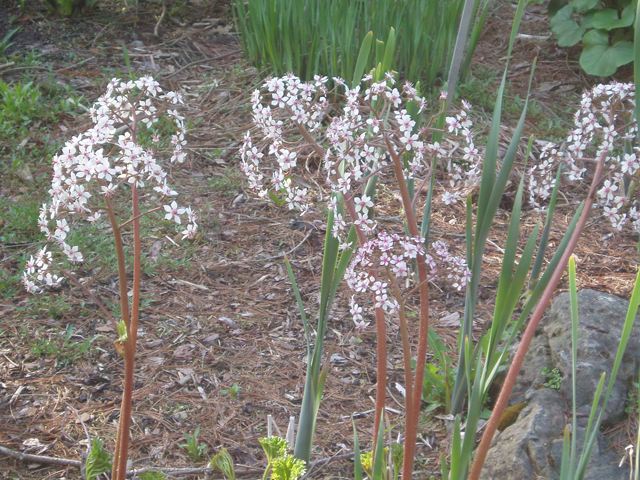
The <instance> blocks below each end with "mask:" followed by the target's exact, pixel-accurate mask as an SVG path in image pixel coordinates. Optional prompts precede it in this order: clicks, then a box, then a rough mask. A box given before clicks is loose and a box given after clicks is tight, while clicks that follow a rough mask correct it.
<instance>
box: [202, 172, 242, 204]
mask: <svg viewBox="0 0 640 480" xmlns="http://www.w3.org/2000/svg"><path fill="white" fill-rule="evenodd" d="M207 185H208V187H209V188H211V189H212V190H214V191H216V192H218V193H222V194H223V195H226V196H230V197H231V196H233V197H235V196H236V195H237V194H238V193H239V192H240V185H241V182H240V174H239V171H238V170H237V169H232V168H230V167H227V170H226V173H225V174H224V175H221V176H219V177H218V176H215V177H209V178H207Z"/></svg>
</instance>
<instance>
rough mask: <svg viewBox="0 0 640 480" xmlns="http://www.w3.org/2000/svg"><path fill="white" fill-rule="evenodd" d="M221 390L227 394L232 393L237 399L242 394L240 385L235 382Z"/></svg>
mask: <svg viewBox="0 0 640 480" xmlns="http://www.w3.org/2000/svg"><path fill="white" fill-rule="evenodd" d="M220 392H221V393H224V394H225V395H231V397H232V398H233V399H234V400H237V399H238V396H239V395H240V385H238V384H237V383H234V384H233V385H231V386H230V387H229V388H225V389H224V390H220Z"/></svg>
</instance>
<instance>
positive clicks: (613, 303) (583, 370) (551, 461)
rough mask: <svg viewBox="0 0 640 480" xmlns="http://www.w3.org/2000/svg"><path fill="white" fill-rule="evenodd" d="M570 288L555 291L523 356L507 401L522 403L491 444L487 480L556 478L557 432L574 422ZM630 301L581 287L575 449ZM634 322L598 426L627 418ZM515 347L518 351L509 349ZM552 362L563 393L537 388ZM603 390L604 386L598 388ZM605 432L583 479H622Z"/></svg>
mask: <svg viewBox="0 0 640 480" xmlns="http://www.w3.org/2000/svg"><path fill="white" fill-rule="evenodd" d="M569 302H570V298H569V294H568V293H563V294H561V295H559V296H558V298H557V299H556V301H555V302H554V303H553V305H552V307H551V309H550V312H549V315H548V317H547V318H546V319H545V320H543V322H542V323H541V327H539V328H538V330H537V331H536V334H535V337H534V338H533V340H532V342H531V346H530V348H529V351H528V353H527V356H526V357H525V361H524V364H523V368H522V370H521V372H520V375H519V377H518V380H517V382H516V385H515V387H514V390H513V394H512V396H511V399H510V404H511V405H515V404H517V403H520V402H522V401H524V402H526V403H527V406H526V407H525V408H524V409H523V410H522V411H521V412H520V415H519V416H518V419H517V421H516V422H515V423H514V424H513V425H511V426H509V427H507V428H506V429H505V430H504V431H503V432H500V433H498V434H497V435H496V436H495V438H494V440H493V442H492V446H491V449H490V450H489V453H488V456H487V460H486V462H485V466H484V469H483V471H482V478H483V479H486V480H529V479H534V478H536V479H549V480H556V479H557V478H559V472H560V465H561V458H562V434H563V431H564V428H565V425H567V424H570V423H571V396H572V387H571V307H570V303H569ZM628 306H629V304H628V302H626V301H625V300H622V299H620V298H617V297H614V296H612V295H607V294H604V293H601V292H597V291H593V290H584V291H582V292H579V293H578V318H579V332H578V337H579V338H578V369H577V386H576V390H577V394H576V401H577V402H576V405H577V410H578V415H579V418H578V431H577V442H578V448H579V449H580V448H581V446H582V445H583V442H584V434H585V429H586V424H587V421H588V414H589V412H590V410H591V404H592V402H593V398H594V393H595V391H596V387H597V385H598V381H599V379H600V376H601V375H602V373H603V372H606V374H607V377H608V376H609V375H610V373H611V370H612V368H613V362H614V360H615V356H616V352H617V349H618V343H619V341H620V337H621V335H622V327H623V325H624V321H625V317H626V313H627V309H628ZM637 331H638V328H637V326H636V327H634V331H633V333H632V335H631V339H630V341H629V344H628V346H627V350H626V353H625V356H624V358H623V362H622V364H621V366H620V370H619V372H618V378H617V380H616V382H615V384H614V388H613V391H612V393H611V397H610V399H609V405H608V407H607V410H606V412H605V415H604V417H603V423H602V426H603V427H607V426H610V425H611V424H613V423H615V422H617V421H620V420H621V419H623V418H624V415H625V413H624V409H625V403H626V399H627V395H628V392H629V386H630V383H631V380H632V378H633V376H634V373H637V365H638V364H639V363H640V338H638V337H639V336H638V335H637V333H636V332H637ZM514 351H515V350H514ZM544 367H547V368H548V369H549V370H551V369H553V368H557V369H559V370H560V372H561V374H562V376H563V380H562V385H561V388H560V391H556V390H552V389H549V388H545V387H543V386H542V384H543V383H545V382H546V381H547V379H546V377H545V376H544V375H543V374H542V369H543V368H544ZM606 388H607V381H605V390H606ZM603 396H604V392H603ZM608 446H609V445H608V441H607V439H605V438H604V436H603V435H602V434H599V435H598V437H597V442H596V445H595V446H594V448H593V452H592V455H591V460H590V462H589V466H588V468H587V473H586V476H585V480H604V479H607V480H618V479H619V480H623V479H626V478H628V477H629V468H628V467H627V466H624V467H622V468H619V467H618V464H619V462H620V458H619V457H618V456H617V455H616V454H615V453H614V452H612V451H611V450H610V449H609V448H608Z"/></svg>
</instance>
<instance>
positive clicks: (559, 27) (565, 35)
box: [551, 6, 586, 47]
mask: <svg viewBox="0 0 640 480" xmlns="http://www.w3.org/2000/svg"><path fill="white" fill-rule="evenodd" d="M572 14H573V10H571V7H569V6H566V7H564V8H562V9H561V10H560V11H559V12H558V13H557V14H556V16H555V17H553V19H552V20H551V31H553V33H555V34H556V35H557V36H558V45H560V46H561V47H572V46H574V45H575V44H576V43H578V42H579V41H580V40H582V36H583V35H584V32H585V31H586V29H585V27H584V26H582V25H578V22H577V21H576V20H574V19H573V18H571V15H572Z"/></svg>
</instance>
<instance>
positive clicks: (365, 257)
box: [345, 231, 471, 330]
mask: <svg viewBox="0 0 640 480" xmlns="http://www.w3.org/2000/svg"><path fill="white" fill-rule="evenodd" d="M424 244H425V239H424V238H420V237H413V238H412V237H401V236H400V235H397V234H390V233H387V232H385V231H382V232H379V233H378V235H377V236H376V237H375V238H373V239H372V240H369V241H368V242H367V243H366V244H365V245H362V246H361V247H359V248H358V250H357V252H356V254H355V255H354V258H353V259H352V260H351V264H350V265H349V267H348V268H347V270H346V272H345V280H346V281H347V285H348V286H349V288H351V290H353V291H354V292H356V293H372V294H373V298H374V302H375V305H374V306H375V307H376V308H382V309H383V310H384V311H386V312H388V313H395V312H397V311H398V310H399V309H400V305H399V303H398V299H395V298H389V294H388V286H389V285H388V283H386V282H383V281H380V280H379V279H376V278H374V277H372V276H371V274H370V271H371V269H372V268H375V269H377V268H384V269H386V270H387V273H388V275H389V276H390V277H391V278H392V279H393V281H394V282H395V283H396V285H398V287H399V288H402V286H403V285H404V284H407V286H409V284H410V283H411V282H410V280H411V279H412V277H414V273H413V272H412V271H411V262H412V261H413V260H415V259H416V258H417V257H418V255H424V256H425V258H426V261H427V265H428V266H429V269H430V276H429V277H428V278H427V279H426V281H432V280H435V279H436V278H437V277H438V276H440V277H446V278H447V280H448V281H449V283H451V284H452V285H453V287H454V288H456V289H457V290H462V288H463V287H464V286H465V285H466V284H467V283H468V282H469V280H470V278H471V272H470V271H469V268H468V267H467V263H466V261H465V260H464V259H463V258H461V257H456V256H454V255H451V253H449V249H448V248H447V246H446V244H445V243H444V242H441V241H439V242H435V243H433V244H432V247H433V252H434V254H435V258H434V256H432V255H429V254H427V253H426V252H425V250H424ZM350 307H351V309H350V311H351V315H352V316H353V321H354V323H355V324H356V328H358V329H360V330H362V329H364V328H366V327H367V326H368V325H369V323H368V322H365V321H364V319H363V315H362V307H361V306H360V305H359V304H358V303H357V302H356V299H355V295H352V296H351V300H350Z"/></svg>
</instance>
